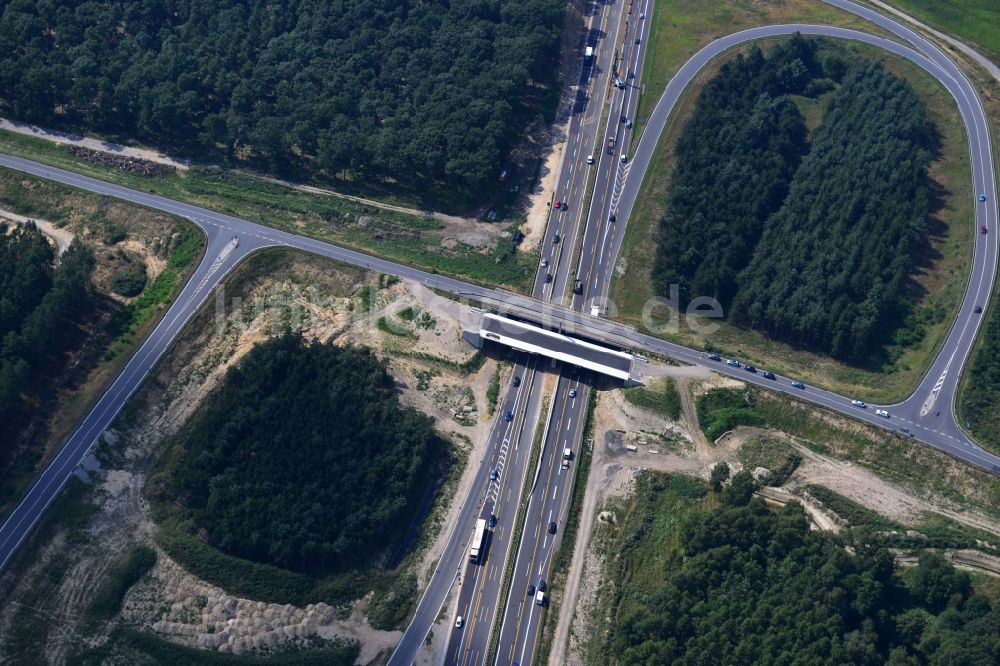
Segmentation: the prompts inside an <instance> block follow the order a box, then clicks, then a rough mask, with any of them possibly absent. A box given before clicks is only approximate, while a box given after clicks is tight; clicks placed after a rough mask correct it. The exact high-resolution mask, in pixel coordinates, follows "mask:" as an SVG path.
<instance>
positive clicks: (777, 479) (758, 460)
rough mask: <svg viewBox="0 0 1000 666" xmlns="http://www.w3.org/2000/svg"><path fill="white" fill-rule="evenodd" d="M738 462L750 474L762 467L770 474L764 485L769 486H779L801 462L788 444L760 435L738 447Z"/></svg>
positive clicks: (800, 457) (799, 457)
mask: <svg viewBox="0 0 1000 666" xmlns="http://www.w3.org/2000/svg"><path fill="white" fill-rule="evenodd" d="M738 456H739V460H740V462H741V463H743V467H744V468H745V469H748V470H750V471H751V472H752V471H753V470H755V469H757V468H758V467H763V468H764V469H767V470H768V471H770V472H771V474H770V475H769V478H768V479H766V480H765V483H766V484H767V485H769V486H780V485H781V484H783V483H784V482H785V481H787V480H788V477H790V476H791V475H792V472H794V471H795V469H796V468H797V467H798V466H799V463H801V462H802V456H800V455H799V454H798V453H797V452H796V451H795V448H794V447H793V446H792V445H791V444H789V443H788V442H786V441H784V440H782V439H778V438H776V437H768V436H767V435H761V436H759V437H754V438H752V439H750V440H748V441H746V442H744V443H743V445H742V446H740V450H739V453H738Z"/></svg>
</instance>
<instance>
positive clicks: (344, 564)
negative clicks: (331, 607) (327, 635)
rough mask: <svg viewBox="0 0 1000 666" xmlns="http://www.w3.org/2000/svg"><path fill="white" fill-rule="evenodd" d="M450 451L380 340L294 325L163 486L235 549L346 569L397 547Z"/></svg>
mask: <svg viewBox="0 0 1000 666" xmlns="http://www.w3.org/2000/svg"><path fill="white" fill-rule="evenodd" d="M445 456H446V449H445V445H444V443H443V441H442V440H441V439H440V438H439V437H438V436H437V434H436V433H435V431H434V429H433V427H432V421H431V419H430V418H429V417H427V416H425V415H423V414H420V413H419V412H417V411H416V410H414V409H412V408H407V407H403V406H401V405H400V403H399V399H398V396H397V394H396V388H395V383H394V382H393V380H392V377H391V376H390V375H389V373H388V372H387V371H386V368H385V365H384V364H383V363H381V362H380V361H379V360H378V359H377V358H376V357H375V355H374V354H373V353H372V352H371V351H370V350H368V349H365V348H356V347H335V346H332V345H329V344H320V343H316V342H313V343H310V344H306V343H304V342H303V341H302V340H301V338H299V337H298V336H296V335H293V334H287V335H285V336H282V337H278V338H274V339H271V340H269V341H267V342H264V343H262V344H260V345H258V346H256V347H255V348H254V349H252V350H251V351H250V352H249V353H248V354H247V355H246V356H245V357H244V358H243V359H242V360H241V361H240V362H239V363H238V364H237V365H236V366H235V367H233V368H231V369H230V370H229V371H228V372H227V374H226V376H225V378H224V379H223V381H222V382H221V384H220V385H219V386H218V387H217V388H215V389H214V390H213V391H212V393H211V394H210V395H209V396H208V397H207V398H206V399H205V400H204V402H203V403H202V405H201V406H200V407H199V409H198V411H197V412H196V413H195V414H194V416H192V418H191V419H190V420H189V422H188V423H187V424H186V425H185V426H184V427H183V428H182V429H181V431H180V432H179V434H178V435H177V436H176V441H175V448H174V455H172V456H170V458H171V459H172V461H171V462H170V463H169V466H168V468H167V470H165V472H164V476H165V478H164V479H162V480H161V481H160V482H158V483H157V484H154V485H155V486H156V488H155V489H154V491H153V492H154V495H155V496H156V498H157V499H159V500H161V501H170V502H174V503H179V504H180V505H182V506H183V507H184V508H185V510H186V512H187V513H188V514H189V516H190V518H191V519H192V522H193V524H194V525H196V526H197V527H198V528H199V529H203V530H204V533H205V534H206V535H207V539H208V540H209V542H210V543H211V544H213V545H214V546H216V547H217V548H219V549H220V550H222V551H224V552H226V553H229V554H231V555H235V556H237V557H242V558H245V559H249V560H254V561H259V562H267V563H271V564H275V565H278V566H281V567H284V568H288V569H292V570H297V571H301V572H304V573H310V574H327V573H336V572H340V571H343V570H346V569H349V568H351V567H355V566H368V565H371V564H372V563H373V562H376V561H377V559H378V557H379V556H380V555H382V554H384V553H386V552H387V550H388V549H391V548H394V547H396V546H398V544H399V542H400V540H401V538H402V536H403V535H404V534H405V533H406V531H407V529H408V528H409V527H410V523H411V522H412V520H413V517H414V515H415V512H416V508H417V506H418V505H419V500H420V498H421V497H422V496H423V494H424V493H425V491H426V490H427V488H428V486H429V484H431V483H432V482H433V479H434V478H436V474H437V473H438V472H440V466H441V464H442V460H443V459H444V457H445Z"/></svg>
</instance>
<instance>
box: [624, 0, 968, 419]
mask: <svg viewBox="0 0 1000 666" xmlns="http://www.w3.org/2000/svg"><path fill="white" fill-rule="evenodd" d="M656 11H657V12H658V16H657V19H656V23H657V27H656V30H660V29H662V30H663V32H664V34H669V35H670V40H669V42H665V43H664V45H663V49H664V52H665V53H666V52H669V53H670V54H672V55H671V58H673V59H675V62H676V61H679V62H683V61H684V60H685V59H686V58H687V57H688V55H689V54H690V52H691V50H693V48H694V46H695V45H694V44H692V41H694V42H697V43H707V42H708V41H710V40H711V39H714V38H716V37H717V36H718V35H720V34H728V33H730V32H732V31H733V30H735V29H736V28H738V27H745V26H748V25H754V24H765V23H782V22H785V23H787V22H794V21H796V20H800V18H801V17H804V16H807V15H810V16H811V15H812V13H815V12H826V13H828V14H831V15H830V16H828V17H825V18H823V19H821V22H829V23H841V24H843V23H844V20H843V19H845V17H846V18H847V19H848V22H850V21H855V23H856V19H853V18H851V17H847V16H846V15H844V14H840V13H839V12H836V10H834V9H833V8H832V7H830V6H828V5H825V4H823V3H812V2H800V1H798V0H789V1H788V2H783V3H759V2H751V1H750V0H720V1H719V2H717V3H713V5H712V7H711V8H707V7H704V3H696V2H692V1H691V0H668V1H667V2H666V3H663V4H660V3H658V4H657V10H656ZM774 14H780V16H777V17H776V16H774ZM833 14H838V16H833ZM728 19H731V21H729V20H728ZM772 19H773V20H772ZM807 22H808V21H807ZM869 27H870V26H865V29H866V30H867V29H869ZM687 30H691V31H693V32H692V33H691V34H685V32H686V31H687ZM876 32H877V30H876ZM652 39H653V36H651V42H652ZM787 39H788V38H776V39H767V40H760V41H759V42H755V43H756V44H759V45H760V47H761V48H762V49H765V50H766V49H768V48H770V46H769V45H772V44H781V43H784V42H786V41H787ZM815 41H816V42H817V43H818V44H819V49H818V51H817V57H818V59H819V61H820V63H821V64H823V65H824V66H825V64H826V62H827V61H828V60H831V59H834V58H836V59H839V60H841V61H843V62H844V63H847V64H848V65H852V64H855V63H857V62H859V61H866V60H867V61H872V62H881V63H883V65H884V66H885V68H886V70H888V71H890V72H892V73H893V74H895V75H896V76H898V77H902V78H905V79H906V80H907V81H908V82H909V83H910V85H911V86H912V87H913V88H914V89H915V90H916V91H917V93H918V94H919V96H920V98H921V99H922V100H923V102H924V103H925V105H926V108H927V114H928V118H930V119H931V121H932V122H933V125H934V127H935V128H936V130H937V131H938V132H939V133H940V137H939V139H940V141H939V142H940V146H941V148H940V151H939V152H938V153H937V154H936V155H935V159H934V161H933V162H932V163H931V165H930V167H929V175H930V178H931V181H932V182H931V193H932V195H933V196H932V214H931V216H930V218H929V219H928V220H927V235H926V237H925V242H924V243H922V244H921V245H920V247H919V248H917V252H916V253H915V256H914V257H913V261H914V262H915V264H916V265H918V266H919V269H918V270H917V271H915V273H914V274H913V275H912V277H911V279H910V280H908V281H907V284H906V287H905V289H904V290H903V291H902V292H901V293H900V294H899V297H900V299H899V300H900V305H901V309H900V314H899V325H898V326H894V327H893V328H894V331H891V334H889V333H890V332H888V331H887V334H886V336H884V338H883V339H881V340H879V341H878V345H879V347H876V346H873V348H872V349H873V354H872V355H871V357H870V358H869V359H867V360H865V361H863V362H860V363H859V362H855V361H839V360H836V359H834V358H831V357H830V356H829V354H827V353H824V352H822V351H821V350H819V349H818V348H816V347H809V346H807V345H803V344H802V343H800V342H798V340H797V339H792V340H791V341H782V340H778V339H776V338H774V337H773V336H768V335H765V334H764V332H762V331H761V330H749V329H747V328H745V327H744V326H741V325H737V323H735V322H733V321H728V320H723V321H721V322H720V321H718V320H716V321H715V322H713V323H717V324H719V326H718V328H717V330H715V331H714V332H712V333H711V334H709V335H705V334H703V333H700V332H699V331H698V330H697V329H694V324H693V323H692V322H693V321H699V322H700V323H703V322H702V320H701V319H700V318H697V317H695V318H691V317H687V316H686V315H684V314H682V315H681V318H680V328H679V330H673V329H670V330H668V331H666V332H660V331H656V330H654V332H655V333H657V334H660V335H662V336H663V337H665V338H667V339H670V340H671V341H674V342H678V343H680V344H684V345H687V346H691V347H702V346H704V348H705V349H709V347H710V346H711V347H712V348H713V349H714V350H715V351H719V352H721V353H724V354H727V355H732V356H736V357H738V358H741V359H745V360H748V361H750V362H752V363H753V364H754V365H756V366H757V367H763V368H766V369H769V370H773V371H775V372H779V373H782V374H785V375H788V376H794V377H799V378H801V379H803V381H806V382H807V383H813V384H816V385H820V386H823V387H824V388H828V389H831V390H834V391H837V392H839V393H842V394H846V395H855V396H857V397H859V398H863V399H866V400H869V401H871V402H894V401H897V400H899V399H902V398H903V397H905V396H906V395H909V393H910V392H911V391H912V390H913V388H914V387H915V385H916V383H917V381H918V380H919V379H920V378H921V377H922V376H923V373H924V372H925V371H926V369H927V367H929V365H930V363H931V361H932V360H933V358H934V356H935V354H936V352H937V349H938V347H939V345H940V344H941V341H942V340H943V338H944V337H945V336H946V335H947V333H948V332H949V330H950V327H951V323H952V321H953V318H954V316H955V315H956V313H957V310H958V306H959V304H960V302H961V296H962V294H963V293H964V290H965V286H966V280H967V275H968V269H969V265H970V263H971V252H970V247H971V246H970V245H969V238H968V236H967V235H965V234H964V233H963V232H962V230H963V229H967V226H966V225H967V224H968V221H969V220H970V219H971V217H972V213H973V208H974V206H975V202H974V193H973V191H972V184H971V176H970V167H969V156H968V138H967V137H966V135H965V131H964V125H963V123H962V121H961V117H960V115H959V113H958V109H957V107H956V105H955V102H954V99H953V98H952V97H951V96H950V95H949V94H948V92H947V91H946V90H945V89H944V88H943V86H941V85H940V84H939V83H938V82H937V81H936V80H935V79H934V78H933V77H931V76H930V75H928V74H927V73H926V72H924V71H923V70H921V69H920V68H918V67H917V66H915V65H913V64H912V63H909V62H906V61H903V60H901V59H899V58H897V57H895V56H892V55H889V54H887V53H886V52H884V51H882V50H881V49H878V48H875V47H870V46H867V45H861V44H856V43H853V42H847V41H844V40H833V39H822V38H817V39H816V40H815ZM685 44H686V45H687V46H685ZM652 46H653V45H652V43H651V48H652ZM685 48H687V49H689V50H688V51H685V50H684V49H685ZM752 48H753V47H752V46H744V47H739V48H737V49H734V50H733V51H730V52H728V53H726V54H725V55H723V56H722V57H720V58H718V59H717V60H716V61H714V62H712V63H710V64H709V66H708V67H707V68H706V69H705V71H704V72H703V73H702V74H701V75H699V77H698V79H697V80H696V81H695V83H694V84H693V85H692V86H691V87H690V89H689V90H687V91H686V92H685V94H684V95H683V96H682V98H681V100H680V103H679V105H678V108H677V109H676V111H675V113H674V114H673V115H672V116H671V118H670V120H669V121H668V125H667V128H666V130H665V132H664V133H663V135H662V136H661V137H660V141H659V143H658V147H657V150H656V151H655V153H654V157H653V163H652V164H651V167H650V170H649V171H648V172H647V174H646V175H645V178H644V181H643V186H642V190H641V192H640V197H639V199H638V200H637V203H636V207H635V211H634V214H633V216H632V219H630V220H629V225H628V229H627V230H626V235H625V238H624V242H623V246H622V255H623V256H625V257H627V258H628V259H629V261H628V262H627V264H626V265H625V266H624V270H623V272H622V273H621V275H619V276H617V277H616V279H615V280H614V281H613V283H612V289H611V295H612V298H613V300H614V301H615V303H616V304H618V306H619V312H620V317H621V319H622V320H623V321H626V322H628V323H631V324H633V325H637V326H641V325H643V324H644V320H643V319H642V317H641V313H642V311H643V307H644V304H645V303H646V302H647V300H648V299H649V298H651V297H652V296H653V295H654V292H653V290H652V288H651V286H652V284H653V279H652V267H653V264H654V260H655V253H656V252H655V251H656V247H657V243H656V230H657V227H658V224H659V222H660V220H661V219H662V217H663V215H664V211H665V205H666V199H667V195H666V193H669V192H670V190H671V179H670V174H671V173H672V172H673V171H674V169H675V167H676V166H677V154H676V150H675V147H676V145H677V143H678V141H679V138H680V134H681V129H682V128H683V127H684V126H685V125H686V124H687V122H688V120H689V119H690V118H692V117H693V114H694V108H695V106H696V103H697V101H698V96H699V93H700V92H701V90H702V88H704V87H705V86H706V85H707V82H708V81H709V80H710V79H711V78H712V77H713V76H714V75H715V73H717V72H718V71H719V69H720V68H721V67H722V66H723V65H724V63H725V62H727V61H730V60H732V59H733V58H735V57H736V56H737V55H738V54H739V53H743V54H744V57H746V55H747V54H748V53H750V51H751V50H752ZM685 54H687V55H685ZM650 64H651V63H649V62H647V70H646V73H648V72H649V71H651V70H650V68H649V65H650ZM836 95H837V90H836V89H835V90H831V91H828V92H823V93H821V94H819V95H818V96H817V97H814V98H809V97H805V96H804V95H791V96H790V98H791V100H792V101H793V102H794V103H795V104H796V105H797V106H798V107H799V109H800V111H801V112H802V114H803V116H804V117H805V120H806V125H807V128H809V129H810V130H812V131H811V134H812V135H813V136H814V135H815V132H816V131H818V125H819V119H820V117H821V116H822V115H825V113H826V110H827V109H828V108H829V106H830V104H831V103H832V101H833V98H834V96H836ZM655 99H656V98H655V96H647V99H646V100H643V102H644V103H645V101H647V100H648V101H649V102H650V104H651V103H652V102H653V101H655ZM710 205H711V206H712V207H715V206H721V207H723V208H724V207H725V206H726V205H727V204H726V203H725V202H721V204H720V203H719V202H716V201H712V202H710ZM786 251H787V248H783V250H782V252H786ZM696 252H700V250H697V249H696ZM831 263H832V262H831ZM665 314H666V310H663V311H662V312H661V311H654V312H653V318H654V322H655V323H657V324H665V323H666V321H665V320H664V318H665V317H664V316H665ZM661 315H664V316H661Z"/></svg>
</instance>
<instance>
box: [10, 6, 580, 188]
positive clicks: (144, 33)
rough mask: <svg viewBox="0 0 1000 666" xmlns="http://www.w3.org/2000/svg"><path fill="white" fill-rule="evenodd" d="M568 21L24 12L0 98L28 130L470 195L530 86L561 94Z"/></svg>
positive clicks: (520, 15)
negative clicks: (121, 139)
mask: <svg viewBox="0 0 1000 666" xmlns="http://www.w3.org/2000/svg"><path fill="white" fill-rule="evenodd" d="M561 22H562V3H561V2H558V0H496V1H494V2H475V1H472V2H448V1H447V0H420V1H417V0H373V1H371V2H344V1H343V0H332V1H331V0H287V1H286V2H280V3H274V2H267V1H266V0H248V1H243V0H145V1H144V2H124V1H122V0H114V1H112V2H96V1H92V0H91V1H85V2H79V1H78V0H13V1H11V2H7V3H4V6H3V11H2V16H0V98H2V100H3V102H4V105H5V106H6V107H7V112H8V113H13V114H14V115H16V116H17V117H18V118H21V119H23V120H28V121H33V122H38V123H41V124H54V123H56V122H58V123H59V124H61V125H62V126H68V127H72V128H87V129H93V130H99V131H102V132H110V133H118V134H122V135H125V136H128V137H135V138H139V139H142V140H143V141H146V142H148V143H151V144H153V145H156V146H159V147H162V148H164V149H168V150H174V151H182V152H183V153H185V154H187V155H191V156H196V157H199V156H209V157H215V156H219V155H224V156H236V157H239V158H241V159H252V160H254V161H255V162H256V163H257V164H259V165H261V166H263V167H265V168H268V169H271V170H274V171H277V172H280V173H283V174H288V175H293V174H302V173H312V174H315V173H317V172H325V173H326V174H330V175H332V174H337V173H338V172H342V171H347V172H350V173H351V174H352V175H354V176H356V177H369V176H384V177H391V178H394V179H397V180H402V181H404V182H407V183H413V184H426V183H430V182H435V181H437V182H445V183H447V184H449V185H453V186H458V187H464V188H471V189H475V188H479V187H482V186H483V185H484V183H486V182H487V181H489V180H491V179H494V180H495V179H496V177H497V174H498V173H499V171H500V169H501V168H502V166H503V160H504V158H505V157H506V155H507V153H508V151H509V149H510V147H511V145H512V143H513V142H514V141H515V140H516V139H517V135H518V132H519V122H520V123H523V120H524V114H523V113H521V112H523V111H525V110H526V105H527V104H528V103H529V102H528V91H529V90H530V89H531V87H530V85H529V84H530V83H531V82H532V81H542V82H551V79H552V77H553V73H554V72H555V70H556V68H555V67H554V66H553V59H554V58H555V57H556V56H557V53H558V49H559V35H560V26H561ZM57 107H58V109H59V115H58V116H57V112H56V110H57ZM519 114H520V115H519Z"/></svg>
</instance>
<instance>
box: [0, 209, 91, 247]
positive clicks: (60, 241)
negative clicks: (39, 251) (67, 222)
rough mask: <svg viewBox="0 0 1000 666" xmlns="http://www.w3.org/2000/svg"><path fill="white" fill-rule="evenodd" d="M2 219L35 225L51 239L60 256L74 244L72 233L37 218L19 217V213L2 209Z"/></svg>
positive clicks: (0, 215) (0, 212) (0, 216)
mask: <svg viewBox="0 0 1000 666" xmlns="http://www.w3.org/2000/svg"><path fill="white" fill-rule="evenodd" d="M0 218H3V219H5V220H9V221H11V222H13V223H15V224H29V223H33V224H34V225H35V226H36V227H38V228H39V229H40V230H41V232H42V233H43V234H45V235H46V236H47V237H48V238H49V240H51V241H52V243H53V245H55V246H56V248H58V250H59V254H62V253H63V252H65V251H66V248H68V247H69V244H70V243H72V242H73V234H72V233H70V232H69V231H66V230H65V229H60V228H59V227H57V226H56V225H54V224H52V223H51V222H49V221H48V220H40V219H38V218H35V217H24V216H23V215H18V214H17V213H12V212H11V211H9V210H2V209H0Z"/></svg>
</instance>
